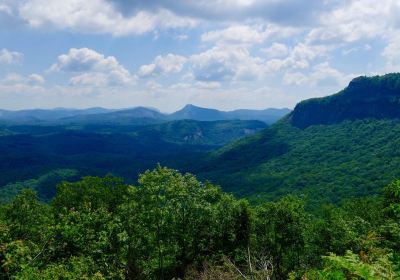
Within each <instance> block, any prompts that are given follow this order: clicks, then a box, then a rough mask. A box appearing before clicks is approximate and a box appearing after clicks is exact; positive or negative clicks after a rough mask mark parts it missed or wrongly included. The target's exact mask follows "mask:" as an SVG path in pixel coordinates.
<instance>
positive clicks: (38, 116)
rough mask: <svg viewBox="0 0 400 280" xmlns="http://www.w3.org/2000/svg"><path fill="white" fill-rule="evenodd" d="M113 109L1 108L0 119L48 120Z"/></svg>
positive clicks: (19, 121)
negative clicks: (17, 109)
mask: <svg viewBox="0 0 400 280" xmlns="http://www.w3.org/2000/svg"><path fill="white" fill-rule="evenodd" d="M112 111H115V110H112V109H104V108H99V107H94V108H88V109H65V108H57V109H49V110H46V109H32V110H20V111H8V110H0V119H1V120H6V121H11V122H13V123H32V122H48V121H56V120H59V119H61V118H67V117H72V116H81V115H89V114H101V113H108V112H112Z"/></svg>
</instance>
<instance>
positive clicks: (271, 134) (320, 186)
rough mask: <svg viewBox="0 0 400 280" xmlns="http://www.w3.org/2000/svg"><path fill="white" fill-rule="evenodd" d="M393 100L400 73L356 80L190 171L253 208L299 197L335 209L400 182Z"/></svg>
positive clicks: (398, 124)
mask: <svg viewBox="0 0 400 280" xmlns="http://www.w3.org/2000/svg"><path fill="white" fill-rule="evenodd" d="M399 100H400V74H388V75H384V76H376V77H370V78H367V77H360V78H356V79H354V80H353V81H351V83H350V84H349V86H348V87H347V88H346V89H344V90H343V91H341V92H340V93H338V94H335V95H332V96H328V97H324V98H318V99H311V100H307V101H304V102H301V103H299V104H298V105H297V106H296V108H295V109H294V111H293V112H292V113H291V114H290V115H288V116H287V117H285V118H283V119H282V120H280V121H278V122H277V123H276V124H273V125H272V126H270V127H269V128H267V129H265V130H262V131H261V132H259V133H256V134H255V135H253V136H250V137H247V138H243V139H240V140H238V141H237V142H234V143H231V144H228V145H227V146H224V147H223V148H221V149H219V150H217V151H215V152H212V153H211V154H210V155H208V156H207V157H206V158H204V159H203V161H197V163H193V164H192V165H190V166H191V167H192V169H191V170H190V171H192V172H195V173H197V174H199V175H200V176H201V177H202V178H203V179H208V180H211V181H213V182H215V183H218V184H220V185H221V186H222V187H223V188H224V189H225V190H227V191H231V192H234V193H236V194H237V195H239V196H247V197H252V198H253V199H254V200H256V201H257V200H263V199H276V198H279V197H282V196H283V195H285V194H298V195H305V196H306V197H307V198H308V201H309V202H310V203H311V204H312V203H313V202H315V201H319V202H321V201H326V202H333V203H339V202H340V201H342V200H343V199H345V198H350V197H359V196H364V195H371V194H376V193H379V192H380V191H381V190H382V188H383V187H384V186H385V185H386V184H388V183H389V182H391V181H392V180H393V179H394V178H399V177H400V169H399V166H400V153H399V149H398V147H400V137H399V135H400V114H399V112H400V102H399Z"/></svg>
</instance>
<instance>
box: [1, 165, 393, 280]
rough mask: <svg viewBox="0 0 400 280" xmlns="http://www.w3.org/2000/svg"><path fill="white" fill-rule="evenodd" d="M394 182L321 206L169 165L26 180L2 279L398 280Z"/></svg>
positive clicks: (10, 209)
mask: <svg viewBox="0 0 400 280" xmlns="http://www.w3.org/2000/svg"><path fill="white" fill-rule="evenodd" d="M397 186H398V181H395V182H393V183H392V184H390V185H388V186H387V187H386V188H385V192H384V195H382V197H368V198H359V199H354V200H348V201H346V202H344V203H343V204H342V205H341V206H340V207H338V206H334V205H326V206H323V207H321V208H319V209H317V210H315V211H314V212H313V213H310V212H307V210H306V208H305V205H306V201H305V200H304V199H302V198H299V197H296V196H286V197H284V198H282V199H280V200H277V201H274V202H265V203H263V204H260V205H256V206H252V205H250V204H249V203H248V202H247V201H246V200H243V199H236V198H234V197H233V196H232V195H230V194H226V193H224V192H222V190H221V189H220V188H219V187H217V186H214V185H212V184H210V183H208V182H206V183H202V182H199V181H198V180H197V179H196V177H194V176H193V175H191V174H182V173H180V172H178V171H177V170H174V169H168V168H165V167H161V166H157V167H156V168H155V169H154V170H152V171H146V172H145V173H143V174H142V175H140V176H139V181H138V184H137V185H136V186H132V185H128V184H126V183H125V182H124V181H123V180H122V179H119V178H116V177H113V176H106V177H103V178H99V177H84V178H82V180H80V181H78V182H64V183H61V184H59V186H58V187H57V195H56V197H55V198H54V199H53V200H52V201H51V202H50V203H49V204H44V203H43V202H41V201H40V200H39V199H38V197H37V195H36V193H35V192H34V191H33V190H31V189H27V190H24V191H22V192H21V194H19V195H18V196H16V197H15V198H14V199H13V200H12V201H11V202H9V203H7V204H5V205H3V206H2V207H1V208H0V279H60V277H62V279H187V280H194V279H202V280H207V279H228V280H229V279H249V280H263V279H277V280H280V279H399V277H400V256H399V254H398V252H399V247H400V238H399V236H400V234H399V232H400V230H399V217H398V216H397V214H396V213H395V212H393V211H392V209H397V207H398V204H400V201H399V200H398V194H397Z"/></svg>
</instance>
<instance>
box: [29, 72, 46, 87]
mask: <svg viewBox="0 0 400 280" xmlns="http://www.w3.org/2000/svg"><path fill="white" fill-rule="evenodd" d="M28 82H29V83H30V84H39V85H42V84H44V83H45V79H44V78H43V76H41V75H39V74H31V75H29V76H28Z"/></svg>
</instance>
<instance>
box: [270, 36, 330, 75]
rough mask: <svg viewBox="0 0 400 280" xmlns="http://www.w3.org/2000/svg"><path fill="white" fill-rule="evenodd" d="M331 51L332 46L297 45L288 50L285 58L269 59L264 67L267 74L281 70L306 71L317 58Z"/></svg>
mask: <svg viewBox="0 0 400 280" xmlns="http://www.w3.org/2000/svg"><path fill="white" fill-rule="evenodd" d="M331 49H332V46H328V45H309V44H305V43H299V44H297V45H296V46H294V47H293V48H292V49H290V50H289V54H288V56H287V57H286V58H282V59H277V58H274V59H270V60H268V61H267V62H266V67H267V69H268V71H269V72H274V71H279V70H282V69H292V70H293V69H307V68H309V67H310V66H311V64H312V63H313V62H314V61H315V60H316V59H317V58H319V57H324V56H326V55H327V52H328V51H329V50H331Z"/></svg>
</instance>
